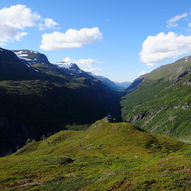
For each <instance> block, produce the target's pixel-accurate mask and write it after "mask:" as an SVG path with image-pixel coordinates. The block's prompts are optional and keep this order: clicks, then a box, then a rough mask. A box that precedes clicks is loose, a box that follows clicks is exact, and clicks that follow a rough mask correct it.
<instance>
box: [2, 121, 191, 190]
mask: <svg viewBox="0 0 191 191" xmlns="http://www.w3.org/2000/svg"><path fill="white" fill-rule="evenodd" d="M190 156H191V146H190V145H187V144H185V143H182V142H180V141H178V140H175V139H172V138H168V137H166V136H162V135H156V134H151V133H148V132H146V131H143V130H141V129H139V128H138V127H136V126H133V125H131V124H128V123H108V122H106V121H105V119H103V120H100V121H97V122H96V123H94V124H93V125H92V126H91V127H90V128H89V129H87V130H86V131H61V132H59V133H57V134H55V135H53V136H51V137H49V138H44V139H43V140H42V141H39V142H35V141H33V142H30V143H28V144H27V145H26V146H25V147H23V148H21V149H20V150H18V151H17V152H16V153H15V154H13V155H11V156H7V157H3V158H0V190H2V191H8V190H9V191H10V190H21V191H24V190H27V191H32V190H33V191H34V190H36V191H37V190H38V191H40V190H47V191H49V190H51V191H52V190H56V191H76V190H83V191H86V190H87V191H89V190H97V191H103V190H178V191H180V190H190V185H191V175H190V170H191V159H190Z"/></svg>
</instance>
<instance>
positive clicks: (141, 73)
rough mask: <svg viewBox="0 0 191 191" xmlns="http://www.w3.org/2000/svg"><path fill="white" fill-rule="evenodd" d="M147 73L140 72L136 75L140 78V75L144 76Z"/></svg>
mask: <svg viewBox="0 0 191 191" xmlns="http://www.w3.org/2000/svg"><path fill="white" fill-rule="evenodd" d="M146 73H147V72H146V71H145V70H144V71H142V72H140V73H139V74H138V77H140V76H142V75H144V74H146Z"/></svg>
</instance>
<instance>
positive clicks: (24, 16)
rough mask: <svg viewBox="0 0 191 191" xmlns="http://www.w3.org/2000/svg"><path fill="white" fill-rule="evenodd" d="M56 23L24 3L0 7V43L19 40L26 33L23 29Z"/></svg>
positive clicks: (50, 26) (54, 24)
mask: <svg viewBox="0 0 191 191" xmlns="http://www.w3.org/2000/svg"><path fill="white" fill-rule="evenodd" d="M56 25H57V23H56V22H55V21H54V20H53V19H51V18H45V19H44V18H42V17H41V16H40V15H39V14H38V13H35V12H33V11H32V10H31V9H30V8H28V7H26V6H25V5H21V4H18V5H13V6H11V7H8V8H2V9H0V37H1V38H0V45H5V43H7V42H9V41H14V40H17V41H18V40H21V39H22V38H23V37H24V36H26V35H27V32H25V29H26V28H28V27H35V26H39V28H40V29H46V28H52V27H54V26H56Z"/></svg>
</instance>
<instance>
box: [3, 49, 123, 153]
mask: <svg viewBox="0 0 191 191" xmlns="http://www.w3.org/2000/svg"><path fill="white" fill-rule="evenodd" d="M24 53H25V55H28V57H27V58H22V59H21V58H20V57H17V56H16V55H15V54H14V53H13V52H12V51H10V50H5V49H1V51H0V132H1V133H0V156H3V155H6V154H10V153H12V152H14V151H15V150H16V148H18V147H21V146H23V145H24V144H25V142H26V140H27V139H28V138H31V139H35V140H39V139H40V138H41V137H42V136H43V135H45V136H47V135H52V134H54V133H56V132H58V131H59V130H63V129H67V126H68V125H70V126H71V125H74V126H76V124H77V125H84V124H91V123H93V122H94V121H96V120H98V119H100V118H102V117H104V116H106V115H107V113H108V112H112V113H114V114H116V115H119V114H120V104H119V99H120V94H119V93H118V92H116V91H113V90H111V89H109V88H108V87H106V86H105V85H104V84H103V83H101V82H100V81H99V80H97V79H96V78H94V77H92V76H90V75H89V74H88V73H86V72H82V71H80V73H76V74H75V73H72V74H71V73H70V71H68V70H65V69H62V68H59V67H57V66H56V65H53V64H51V63H49V61H48V59H47V57H46V56H45V55H43V54H40V53H38V52H35V51H29V50H25V52H24ZM28 60H30V62H29V61H28ZM76 67H77V66H76Z"/></svg>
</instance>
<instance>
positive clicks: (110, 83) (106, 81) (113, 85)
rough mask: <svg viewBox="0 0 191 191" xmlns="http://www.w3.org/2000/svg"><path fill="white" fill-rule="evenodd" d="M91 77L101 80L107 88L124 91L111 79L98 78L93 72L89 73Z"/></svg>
mask: <svg viewBox="0 0 191 191" xmlns="http://www.w3.org/2000/svg"><path fill="white" fill-rule="evenodd" d="M88 73H89V74H90V75H91V76H93V77H95V78H96V79H98V80H100V81H101V82H102V83H103V84H104V85H106V86H107V87H109V88H111V89H113V90H120V89H124V88H122V87H121V86H118V85H117V84H116V83H115V82H113V81H111V80H110V79H109V78H106V77H104V76H98V75H95V74H92V73H91V72H88Z"/></svg>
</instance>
